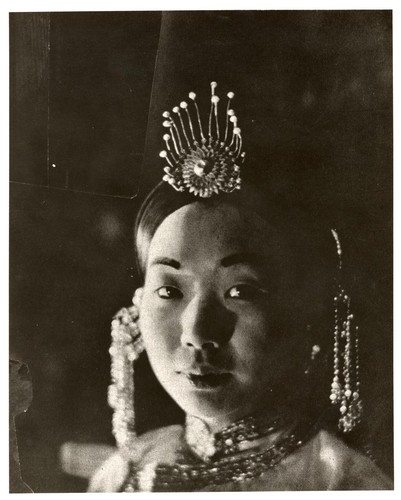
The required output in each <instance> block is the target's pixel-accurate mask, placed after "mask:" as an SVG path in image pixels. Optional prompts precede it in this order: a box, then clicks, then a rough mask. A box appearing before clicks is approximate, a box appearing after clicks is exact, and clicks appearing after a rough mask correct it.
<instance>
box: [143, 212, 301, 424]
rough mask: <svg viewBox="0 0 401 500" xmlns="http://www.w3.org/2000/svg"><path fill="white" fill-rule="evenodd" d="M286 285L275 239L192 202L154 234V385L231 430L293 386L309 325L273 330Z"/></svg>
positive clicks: (148, 300)
mask: <svg viewBox="0 0 401 500" xmlns="http://www.w3.org/2000/svg"><path fill="white" fill-rule="evenodd" d="M283 263H285V264H283ZM291 276H292V272H291V265H290V260H288V255H286V254H285V248H284V247H283V244H282V242H280V239H279V237H278V235H277V234H276V232H275V231H274V230H273V229H272V228H271V227H269V225H268V224H267V223H266V222H265V221H264V220H263V219H262V218H260V217H259V216H257V215H256V214H254V213H252V212H247V211H242V212H241V211H240V210H238V209H237V208H235V207H233V206H230V205H226V204H224V205H223V204H221V205H217V206H206V205H203V204H201V203H193V204H190V205H186V206H184V207H182V208H180V209H179V210H177V211H176V212H174V213H172V214H171V215H170V216H168V217H167V218H166V219H165V220H164V221H163V223H162V224H161V225H160V226H159V228H158V229H157V231H156V233H155V235H154V237H153V239H152V241H151V244H150V247H149V253H148V260H147V268H146V279H145V284H144V290H143V296H142V301H141V305H140V328H141V332H142V335H143V339H144V343H145V347H146V351H147V353H148V356H149V360H150V363H151V365H152V368H153V370H154V372H155V374H156V376H157V378H158V379H159V381H160V383H161V384H162V385H163V387H164V388H165V389H166V391H167V392H168V393H169V394H170V395H171V396H172V397H173V399H174V400H175V401H176V402H177V403H178V404H179V405H180V406H181V407H182V409H183V410H184V411H185V412H186V413H189V414H191V415H194V416H197V417H200V418H203V419H205V420H210V421H213V420H215V421H218V422H221V423H222V424H227V423H229V422H231V421H234V420H236V419H238V418H241V417H243V416H245V415H247V414H249V413H251V412H253V411H255V410H257V409H258V407H260V406H266V405H267V406H268V405H269V404H271V402H270V401H269V395H270V394H271V391H272V389H273V388H274V387H276V386H280V387H281V388H283V387H284V390H286V389H285V388H286V386H288V388H290V386H292V385H293V384H292V382H291V380H292V377H293V375H294V374H295V373H296V374H297V375H299V372H298V371H297V370H298V368H299V366H298V365H299V363H298V362H297V361H298V360H300V359H301V356H300V352H301V351H303V349H304V348H301V346H303V345H304V340H303V341H302V339H301V337H302V335H303V334H304V331H305V325H300V331H299V333H298V334H295V335H294V333H292V334H290V333H288V332H287V333H286V332H284V333H283V332H282V331H278V330H279V329H278V327H277V325H278V324H279V321H278V320H279V319H280V318H278V316H280V313H279V312H278V309H277V306H276V304H278V303H280V302H281V301H282V298H284V296H285V295H286V294H287V296H285V300H287V301H290V300H291V299H290V298H289V297H288V290H290V289H291V279H292V278H291ZM280 310H281V309H280ZM290 377H291V378H290ZM298 387H299V386H298Z"/></svg>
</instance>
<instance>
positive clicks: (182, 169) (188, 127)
mask: <svg viewBox="0 0 401 500" xmlns="http://www.w3.org/2000/svg"><path fill="white" fill-rule="evenodd" d="M210 87H211V93H212V95H211V99H210V100H211V105H210V112H209V122H208V132H207V137H206V136H205V135H204V132H203V127H202V120H201V115H200V112H199V108H198V104H197V102H196V94H195V92H190V93H189V94H188V97H189V99H190V102H191V101H192V103H193V106H190V105H189V104H188V103H187V102H186V101H182V102H181V103H180V105H179V106H175V107H174V108H173V110H172V113H170V111H165V112H164V113H163V118H165V120H164V121H163V126H164V127H166V128H168V129H169V130H170V133H169V134H164V135H163V139H164V141H165V143H166V148H167V149H165V150H163V151H160V157H161V158H164V159H165V160H166V161H167V163H168V165H167V166H165V167H164V171H165V175H164V177H163V180H164V181H166V182H168V183H169V184H171V186H172V187H173V188H174V189H176V190H177V191H185V190H188V191H189V192H190V193H193V194H194V195H196V196H200V197H201V198H209V197H210V196H212V194H214V193H215V194H218V193H219V192H220V191H222V192H224V193H231V192H232V191H234V190H235V189H240V187H241V178H240V164H241V163H242V162H243V161H244V158H245V153H244V152H242V136H241V129H240V128H239V127H238V118H237V116H236V114H235V112H234V110H233V109H232V108H231V100H232V99H233V98H234V92H228V94H227V97H228V102H227V108H226V112H225V128H224V135H223V132H222V131H220V124H219V114H218V103H219V101H220V98H219V97H218V96H217V95H216V94H215V89H216V87H217V83H216V82H211V84H210ZM191 107H192V108H193V110H192V113H194V114H195V116H196V119H195V120H192V118H191V112H190V108H191ZM174 115H176V117H174Z"/></svg>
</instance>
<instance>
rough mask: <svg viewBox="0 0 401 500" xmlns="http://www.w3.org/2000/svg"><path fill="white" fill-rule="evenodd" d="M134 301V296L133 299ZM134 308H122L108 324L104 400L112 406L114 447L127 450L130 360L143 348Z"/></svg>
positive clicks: (131, 435)
mask: <svg viewBox="0 0 401 500" xmlns="http://www.w3.org/2000/svg"><path fill="white" fill-rule="evenodd" d="M134 301H135V298H134ZM138 317H139V313H138V308H137V306H136V305H135V303H134V305H132V306H131V307H128V308H125V307H124V308H122V309H120V311H118V313H117V314H116V315H115V316H114V318H113V321H112V323H111V337H112V342H111V347H110V349H109V352H110V356H111V381H112V383H111V384H110V386H109V391H108V402H109V405H110V406H111V407H112V408H113V410H114V413H113V420H112V425H113V435H114V437H115V439H116V443H117V446H118V448H120V449H122V450H130V449H131V447H132V445H133V443H134V441H135V439H136V433H135V412H134V361H135V360H136V359H137V358H138V357H139V355H140V353H141V352H142V351H143V350H144V345H143V341H142V337H141V334H140V332H139V328H138V325H137V324H136V321H137V319H138Z"/></svg>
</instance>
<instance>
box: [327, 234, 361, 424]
mask: <svg viewBox="0 0 401 500" xmlns="http://www.w3.org/2000/svg"><path fill="white" fill-rule="evenodd" d="M331 232H332V234H333V237H334V239H335V241H336V245H337V255H338V265H337V266H338V277H339V278H340V277H341V272H342V249H341V244H340V240H339V237H338V233H337V231H335V230H334V229H332V230H331ZM336 286H337V291H336V295H335V297H334V378H333V382H332V384H331V394H330V400H331V403H332V404H335V405H340V414H341V416H340V419H339V421H338V428H339V429H340V430H342V431H343V432H344V433H347V432H350V431H352V430H353V429H354V428H355V426H356V425H358V424H359V422H360V420H361V414H362V401H361V399H360V381H359V345H358V344H359V340H358V326H356V325H354V315H353V314H352V313H351V308H350V306H351V299H350V297H349V296H348V295H347V294H346V292H345V290H344V288H343V287H342V285H341V280H340V279H338V280H337V284H336Z"/></svg>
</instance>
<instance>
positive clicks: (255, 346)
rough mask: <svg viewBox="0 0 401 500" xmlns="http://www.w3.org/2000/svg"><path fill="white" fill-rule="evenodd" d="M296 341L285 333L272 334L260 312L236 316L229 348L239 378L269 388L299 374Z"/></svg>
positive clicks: (268, 323)
mask: <svg viewBox="0 0 401 500" xmlns="http://www.w3.org/2000/svg"><path fill="white" fill-rule="evenodd" d="M299 344H300V343H299V342H298V339H297V338H296V336H291V337H290V336H289V335H288V332H287V335H286V332H279V334H277V332H275V331H274V324H272V323H271V322H270V321H269V317H268V315H267V314H265V313H264V312H259V313H257V312H255V311H254V312H253V314H251V315H243V316H242V317H241V316H238V322H237V327H236V331H235V335H234V336H233V338H232V346H233V349H234V352H235V356H236V359H237V363H238V364H239V366H240V371H241V373H242V375H243V378H244V379H245V378H246V379H248V382H249V383H250V384H255V385H270V384H274V383H275V381H279V380H282V379H283V378H286V377H287V376H289V374H290V373H292V371H294V369H296V370H297V373H298V372H299V366H298V365H299V363H298V362H297V361H298V360H299V359H300V355H299Z"/></svg>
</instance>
